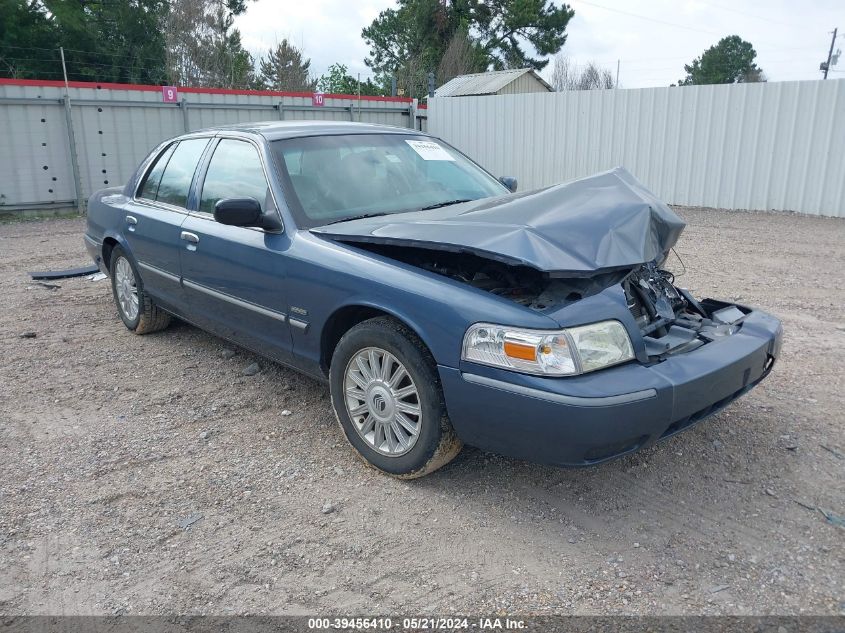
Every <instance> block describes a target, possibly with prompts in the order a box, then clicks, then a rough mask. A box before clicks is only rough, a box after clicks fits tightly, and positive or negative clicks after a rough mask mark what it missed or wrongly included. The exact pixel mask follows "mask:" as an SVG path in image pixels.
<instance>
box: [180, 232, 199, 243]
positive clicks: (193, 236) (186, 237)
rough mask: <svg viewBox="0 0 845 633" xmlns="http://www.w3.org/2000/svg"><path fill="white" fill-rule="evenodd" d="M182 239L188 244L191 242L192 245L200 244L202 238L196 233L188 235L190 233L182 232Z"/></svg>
mask: <svg viewBox="0 0 845 633" xmlns="http://www.w3.org/2000/svg"><path fill="white" fill-rule="evenodd" d="M181 238H182V239H183V240H185V241H186V242H191V244H199V241H200V236H199V235H197V234H196V233H188V231H182V235H181Z"/></svg>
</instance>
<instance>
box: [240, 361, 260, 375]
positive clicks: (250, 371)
mask: <svg viewBox="0 0 845 633" xmlns="http://www.w3.org/2000/svg"><path fill="white" fill-rule="evenodd" d="M260 371H261V367H260V366H259V365H258V363H252V364H251V365H247V366H246V367H244V370H243V371H242V372H241V373H242V374H243V375H244V376H254V375H255V374H257V373H258V372H260Z"/></svg>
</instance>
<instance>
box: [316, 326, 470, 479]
mask: <svg viewBox="0 0 845 633" xmlns="http://www.w3.org/2000/svg"><path fill="white" fill-rule="evenodd" d="M329 383H330V389H331V398H332V406H333V407H334V411H335V416H336V417H337V421H338V423H339V424H340V427H341V428H342V429H343V432H344V434H345V435H346V439H347V440H348V441H349V443H350V444H351V445H352V447H353V448H354V449H355V451H356V452H357V453H358V455H359V456H360V457H361V458H362V459H363V460H364V461H365V462H366V463H367V464H368V465H370V466H372V467H373V468H376V469H378V470H380V471H381V472H383V473H386V474H388V475H391V476H393V477H398V478H400V479H415V478H417V477H422V476H424V475H428V474H429V473H431V472H434V471H435V470H437V469H438V468H440V467H441V466H444V465H446V464H448V463H449V462H450V461H452V459H454V458H455V456H456V455H457V454H458V453H459V452H460V451H461V448H462V447H463V443H462V442H461V440H460V439H459V438H458V436H457V435H456V434H455V430H454V429H453V428H452V423H451V422H450V421H449V417H448V415H447V414H446V404H445V401H444V399H443V390H442V389H441V387H440V378H439V376H438V374H437V366H436V363H435V362H434V358H433V357H432V356H431V353H430V352H429V351H428V348H426V346H425V344H424V343H423V342H422V341H421V340H420V339H419V337H418V336H417V335H416V334H414V333H413V332H412V331H411V330H409V329H408V328H406V327H405V326H404V325H403V324H401V323H400V322H398V321H396V320H395V319H392V318H390V317H379V318H375V319H370V320H368V321H364V322H363V323H359V324H358V325H356V326H355V327H353V328H352V329H350V330H349V331H348V332H347V333H346V334H344V335H343V338H341V339H340V342H339V343H338V345H337V347H336V348H335V351H334V354H333V355H332V361H331V366H330V368H329Z"/></svg>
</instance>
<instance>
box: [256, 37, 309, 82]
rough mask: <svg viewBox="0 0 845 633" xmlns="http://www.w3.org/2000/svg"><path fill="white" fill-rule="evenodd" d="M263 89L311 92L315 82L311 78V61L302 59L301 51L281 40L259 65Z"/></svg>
mask: <svg viewBox="0 0 845 633" xmlns="http://www.w3.org/2000/svg"><path fill="white" fill-rule="evenodd" d="M259 67H260V80H261V83H262V86H263V87H266V88H269V89H271V90H290V91H293V92H313V91H314V88H316V86H317V80H316V79H314V78H313V77H311V60H310V59H303V57H302V51H300V50H299V49H298V48H296V46H294V45H293V44H291V43H290V42H288V41H287V40H286V39H285V40H282V41H281V42H280V43H279V44H278V45H277V46H276V48H275V49H273V50H271V51H270V52H269V53H268V54H267V57H265V58H262V59H261V62H260V64H259Z"/></svg>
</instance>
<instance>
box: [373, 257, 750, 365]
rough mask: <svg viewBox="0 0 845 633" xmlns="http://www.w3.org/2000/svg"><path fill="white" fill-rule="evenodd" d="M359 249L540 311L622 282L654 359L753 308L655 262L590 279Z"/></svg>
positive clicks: (712, 335) (732, 327)
mask: <svg viewBox="0 0 845 633" xmlns="http://www.w3.org/2000/svg"><path fill="white" fill-rule="evenodd" d="M356 246H358V247H359V248H364V249H365V250H367V251H370V252H373V253H377V254H379V255H382V256H384V257H388V258H390V259H394V260H398V261H401V262H404V263H406V264H410V265H412V266H416V267H418V268H421V269H423V270H427V271H430V272H433V273H437V274H439V275H443V276H444V277H448V278H450V279H454V280H456V281H459V282H461V283H465V284H467V285H468V286H471V287H473V288H477V289H479V290H484V291H486V292H489V293H491V294H494V295H496V296H499V297H502V298H505V299H509V300H510V301H513V302H515V303H518V304H520V305H522V306H525V307H526V308H529V309H531V310H535V311H538V312H557V311H558V310H560V309H563V308H565V307H566V306H568V305H571V304H573V303H575V302H577V301H580V300H581V299H585V298H587V297H589V296H592V295H595V294H598V293H599V292H601V291H603V290H605V289H607V288H611V287H613V286H617V285H619V286H621V287H622V289H623V290H624V293H625V299H626V303H627V306H628V310H629V311H630V312H631V315H632V316H633V317H634V321H635V322H636V324H637V327H638V328H639V332H640V334H641V336H642V339H643V342H644V343H645V350H646V353H647V355H648V356H649V358H651V359H653V360H659V359H663V358H666V357H668V356H671V355H675V354H681V353H684V352H689V351H692V350H694V349H697V348H699V347H701V346H702V345H704V344H706V343H707V342H709V341H713V340H716V339H719V338H724V337H726V336H731V335H732V334H734V333H736V331H737V330H738V329H739V327H740V324H741V322H742V320H743V318H744V317H745V315H746V314H748V312H749V310H748V309H747V308H743V307H741V306H736V305H733V304H729V303H724V302H721V301H716V300H714V299H705V300H703V301H698V300H696V299H695V298H694V297H693V296H692V295H691V294H690V293H689V291H688V290H686V289H684V288H679V287H676V286H675V284H674V282H675V278H674V274H673V273H671V272H669V271H668V270H665V269H663V268H661V267H659V266H658V265H657V264H656V262H650V263H647V264H641V265H640V266H637V267H635V268H634V269H631V270H615V271H611V272H606V273H600V274H597V275H594V276H591V277H572V278H565V277H551V276H549V275H547V274H545V273H543V272H541V271H539V270H537V269H535V268H531V267H529V266H518V265H509V264H504V263H502V262H498V261H495V260H491V259H487V258H485V257H481V256H479V255H476V254H473V253H467V252H464V253H457V252H450V251H443V250H436V249H426V248H420V247H400V246H392V245H385V244H356Z"/></svg>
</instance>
